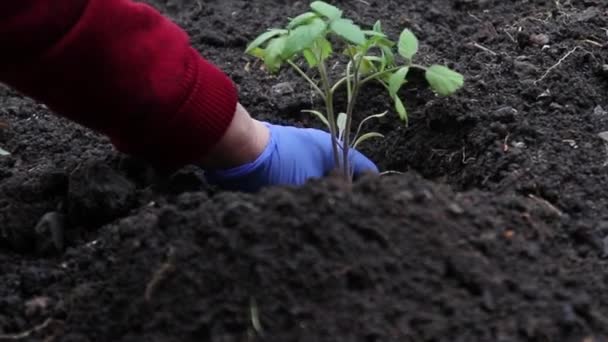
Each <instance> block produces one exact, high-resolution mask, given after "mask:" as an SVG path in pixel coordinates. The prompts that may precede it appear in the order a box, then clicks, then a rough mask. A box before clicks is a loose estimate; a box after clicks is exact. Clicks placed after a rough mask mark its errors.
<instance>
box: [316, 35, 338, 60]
mask: <svg viewBox="0 0 608 342" xmlns="http://www.w3.org/2000/svg"><path fill="white" fill-rule="evenodd" d="M317 45H318V48H319V50H320V51H321V58H322V59H324V60H325V59H327V58H329V56H331V54H332V53H333V52H334V49H333V47H332V46H331V43H330V42H329V40H327V39H326V38H322V39H319V40H318V41H317Z"/></svg>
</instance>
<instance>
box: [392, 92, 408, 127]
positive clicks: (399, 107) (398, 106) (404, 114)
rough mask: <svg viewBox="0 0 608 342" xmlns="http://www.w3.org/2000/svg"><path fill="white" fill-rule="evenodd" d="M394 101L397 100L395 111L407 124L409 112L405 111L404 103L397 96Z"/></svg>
mask: <svg viewBox="0 0 608 342" xmlns="http://www.w3.org/2000/svg"><path fill="white" fill-rule="evenodd" d="M393 99H394V100H395V110H396V111H397V114H399V118H400V119H401V120H403V121H405V122H406V123H407V111H406V110H405V106H404V105H403V101H401V99H400V98H399V96H395V97H394V98H393Z"/></svg>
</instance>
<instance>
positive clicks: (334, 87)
mask: <svg viewBox="0 0 608 342" xmlns="http://www.w3.org/2000/svg"><path fill="white" fill-rule="evenodd" d="M351 78H352V76H348V77H342V78H341V79H339V80H338V82H336V83H335V84H334V86H333V87H331V93H332V94H334V93H335V92H336V91H337V90H338V88H340V87H341V86H342V85H343V84H344V83H345V82H348V81H350V79H351Z"/></svg>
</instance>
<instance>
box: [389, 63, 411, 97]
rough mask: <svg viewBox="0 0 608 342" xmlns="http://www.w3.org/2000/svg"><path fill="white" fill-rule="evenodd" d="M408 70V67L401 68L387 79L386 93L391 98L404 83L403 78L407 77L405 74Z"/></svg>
mask: <svg viewBox="0 0 608 342" xmlns="http://www.w3.org/2000/svg"><path fill="white" fill-rule="evenodd" d="M409 70H410V68H409V67H403V68H401V69H399V70H397V71H396V72H395V73H394V74H392V75H391V77H390V78H389V79H388V92H389V94H390V96H391V97H395V96H396V95H397V92H399V89H401V86H402V85H403V84H404V83H405V77H406V76H407V72H408V71H409Z"/></svg>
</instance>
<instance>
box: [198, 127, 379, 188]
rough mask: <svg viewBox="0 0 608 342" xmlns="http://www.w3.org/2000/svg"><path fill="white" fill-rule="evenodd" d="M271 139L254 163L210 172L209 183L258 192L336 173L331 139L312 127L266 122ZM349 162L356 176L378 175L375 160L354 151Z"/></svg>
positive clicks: (302, 182) (208, 173)
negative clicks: (270, 187)
mask: <svg viewBox="0 0 608 342" xmlns="http://www.w3.org/2000/svg"><path fill="white" fill-rule="evenodd" d="M264 124H265V125H266V126H267V127H268V129H269V131H270V140H269V142H268V145H267V146H266V148H265V149H264V152H262V154H261V155H260V156H259V157H258V158H257V159H256V160H255V161H253V162H251V163H248V164H245V165H242V166H239V167H236V168H232V169H228V170H221V171H218V170H214V171H209V172H207V174H206V176H207V180H208V181H209V182H210V183H211V184H216V185H218V186H220V187H222V188H224V189H228V190H241V191H249V192H253V191H257V190H259V189H260V188H262V187H265V186H268V185H302V184H304V183H305V182H306V181H307V180H308V179H310V178H320V177H323V176H326V175H327V174H328V173H330V172H331V171H333V170H334V159H333V151H332V146H331V136H330V135H329V133H326V132H323V131H321V130H318V129H312V128H297V127H290V126H278V125H271V124H268V123H264ZM349 158H350V162H351V165H352V168H353V171H354V175H355V177H357V176H359V175H361V174H362V173H365V172H373V173H377V172H378V168H377V167H376V165H374V163H373V162H372V161H370V160H369V159H367V158H366V157H365V156H364V155H363V154H361V153H360V152H358V151H356V150H351V153H350V155H349Z"/></svg>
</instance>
